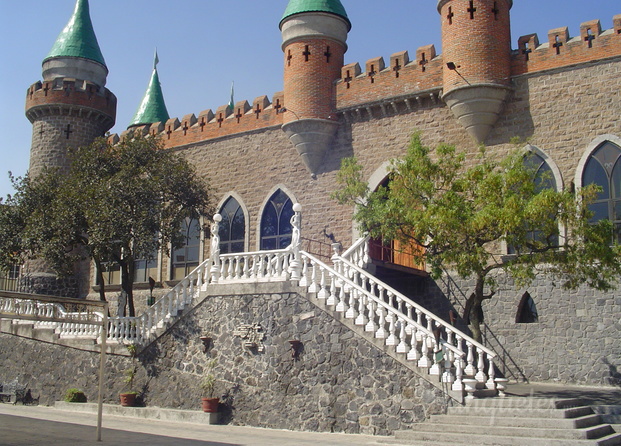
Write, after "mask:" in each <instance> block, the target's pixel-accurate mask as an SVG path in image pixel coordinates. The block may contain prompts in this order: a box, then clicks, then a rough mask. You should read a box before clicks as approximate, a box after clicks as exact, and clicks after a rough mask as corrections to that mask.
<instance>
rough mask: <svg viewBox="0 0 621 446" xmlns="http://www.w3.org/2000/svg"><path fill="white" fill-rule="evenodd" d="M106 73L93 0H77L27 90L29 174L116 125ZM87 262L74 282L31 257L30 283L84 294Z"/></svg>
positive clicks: (47, 290)
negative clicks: (93, 16)
mask: <svg viewBox="0 0 621 446" xmlns="http://www.w3.org/2000/svg"><path fill="white" fill-rule="evenodd" d="M107 74H108V68H107V67H106V64H105V61H104V58H103V56H102V54H101V50H100V49H99V44H98V43H97V37H96V36H95V32H94V31H93V25H92V23H91V18H90V14H89V6H88V0H77V2H76V5H75V10H74V12H73V15H72V16H71V19H70V20H69V23H67V26H66V27H65V28H64V29H63V30H62V32H61V33H60V35H59V36H58V39H57V40H56V43H55V44H54V46H53V47H52V50H51V51H50V53H49V54H48V56H47V57H46V58H45V60H44V61H43V72H42V75H43V81H39V82H36V83H35V84H33V85H32V86H30V88H29V89H28V90H27V92H26V116H27V117H28V119H29V120H30V122H31V123H32V127H33V133H32V146H31V150H30V169H29V174H30V176H32V177H35V176H37V175H39V174H40V173H41V172H42V171H43V169H44V168H45V167H53V168H61V169H66V168H68V165H69V159H68V156H67V151H68V149H69V148H71V147H80V146H84V145H88V144H90V143H91V142H92V141H93V140H94V139H95V138H96V137H98V136H104V135H105V133H106V132H107V131H108V130H110V128H112V126H113V125H114V122H115V119H116V97H115V96H114V95H113V94H112V93H111V92H110V91H109V90H108V89H106V88H105V87H104V85H105V84H106V77H107ZM88 266H89V265H77V266H76V273H77V274H78V275H79V279H78V278H74V280H73V282H72V281H71V280H68V281H67V280H65V281H61V280H58V279H57V278H56V276H55V274H53V273H52V272H51V271H50V270H49V268H48V267H47V266H46V265H45V264H44V262H41V261H32V262H29V263H28V264H27V265H26V266H25V270H26V273H27V274H28V279H29V283H28V284H27V286H28V287H29V288H30V290H31V291H33V292H36V293H43V294H57V295H64V296H72V297H76V295H78V296H83V295H85V293H86V291H87V288H88V273H89V272H88ZM85 281H86V283H85ZM69 282H72V283H69ZM78 282H80V285H78Z"/></svg>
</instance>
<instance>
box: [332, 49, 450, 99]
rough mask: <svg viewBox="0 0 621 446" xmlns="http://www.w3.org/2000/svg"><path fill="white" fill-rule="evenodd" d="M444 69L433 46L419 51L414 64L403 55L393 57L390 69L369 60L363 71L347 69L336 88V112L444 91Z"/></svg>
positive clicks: (353, 67)
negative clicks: (434, 91) (442, 89)
mask: <svg viewBox="0 0 621 446" xmlns="http://www.w3.org/2000/svg"><path fill="white" fill-rule="evenodd" d="M442 66H443V59H442V56H438V55H436V49H435V46H434V45H427V46H423V47H420V48H418V49H417V50H416V58H415V59H414V60H410V57H409V54H408V52H407V51H402V52H398V53H395V54H393V55H392V56H390V61H389V63H388V65H387V64H386V62H385V61H384V58H383V57H376V58H373V59H369V60H368V61H367V62H366V64H365V70H364V71H362V69H361V67H360V64H358V63H354V64H349V65H345V66H344V67H343V68H342V70H341V78H340V79H339V80H338V81H337V85H336V108H337V110H339V111H344V110H348V109H352V108H358V107H360V106H362V105H364V104H371V103H377V102H385V101H387V100H388V101H390V100H392V99H395V98H400V97H405V96H412V95H416V93H423V92H425V93H426V92H429V91H433V90H438V89H441V88H442Z"/></svg>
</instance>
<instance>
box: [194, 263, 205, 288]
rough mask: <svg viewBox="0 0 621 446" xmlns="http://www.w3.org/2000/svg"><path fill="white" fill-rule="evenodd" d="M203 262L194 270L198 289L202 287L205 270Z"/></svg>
mask: <svg viewBox="0 0 621 446" xmlns="http://www.w3.org/2000/svg"><path fill="white" fill-rule="evenodd" d="M205 264H206V263H205V262H203V263H201V264H200V265H199V267H198V271H197V272H196V288H198V289H199V290H200V289H202V288H203V274H204V271H205Z"/></svg>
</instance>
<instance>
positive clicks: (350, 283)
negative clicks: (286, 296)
mask: <svg viewBox="0 0 621 446" xmlns="http://www.w3.org/2000/svg"><path fill="white" fill-rule="evenodd" d="M300 254H301V255H302V257H306V258H308V259H309V260H311V261H312V262H314V263H316V264H317V265H319V266H320V267H321V268H323V269H325V270H326V271H328V272H329V273H330V274H332V275H333V276H334V277H337V278H338V279H339V280H341V281H342V282H343V283H344V284H347V285H348V286H349V287H351V288H354V289H356V290H357V291H358V292H359V293H363V294H364V295H365V296H367V297H368V298H370V299H371V300H373V301H374V302H375V303H376V304H378V305H381V306H382V307H383V308H384V309H385V310H386V311H388V312H390V313H392V314H395V315H398V316H400V317H401V318H402V319H404V320H405V321H406V322H407V324H408V325H411V326H413V327H416V329H417V330H418V331H421V332H424V333H425V334H426V335H427V336H431V337H433V338H435V335H434V333H433V332H431V331H429V330H428V329H427V327H425V326H423V325H421V324H419V323H418V322H417V321H415V320H414V319H412V318H410V317H409V316H408V315H406V314H404V313H403V312H402V311H400V310H399V309H397V308H395V307H393V306H392V305H389V304H387V303H386V302H384V301H383V300H382V299H380V298H378V297H377V296H375V295H373V294H372V293H370V292H369V291H368V290H365V289H364V288H363V287H361V286H360V285H358V284H356V283H355V282H353V281H352V280H351V279H349V278H348V277H346V276H345V275H344V274H341V273H339V272H338V271H337V270H336V269H334V268H332V267H330V266H328V265H326V264H325V263H324V262H322V261H321V260H319V259H317V258H316V257H315V256H313V255H312V254H309V253H308V252H306V251H300ZM439 342H440V344H441V345H443V346H444V347H445V348H446V349H447V350H450V351H452V352H453V353H454V354H456V355H457V357H462V356H464V355H465V353H464V352H463V351H461V350H459V349H458V348H457V347H455V346H454V345H452V344H450V343H448V342H446V340H444V339H442V338H440V339H439Z"/></svg>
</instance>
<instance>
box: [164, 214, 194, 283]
mask: <svg viewBox="0 0 621 446" xmlns="http://www.w3.org/2000/svg"><path fill="white" fill-rule="evenodd" d="M179 230H180V231H181V235H182V238H183V244H182V245H181V246H180V247H179V248H176V249H173V251H172V256H171V263H172V268H171V279H172V280H181V279H183V278H184V277H185V276H187V275H188V274H189V273H190V272H191V271H192V270H193V269H194V268H196V267H197V266H198V264H199V261H200V248H201V224H200V220H199V218H198V216H194V215H192V216H188V217H186V218H185V219H184V220H183V221H182V222H181V228H180V229H179Z"/></svg>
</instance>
